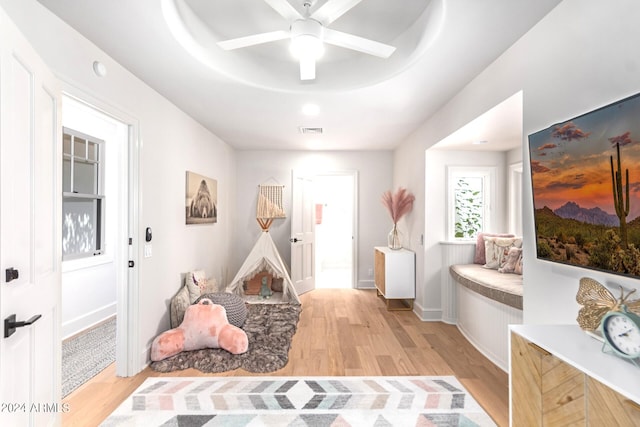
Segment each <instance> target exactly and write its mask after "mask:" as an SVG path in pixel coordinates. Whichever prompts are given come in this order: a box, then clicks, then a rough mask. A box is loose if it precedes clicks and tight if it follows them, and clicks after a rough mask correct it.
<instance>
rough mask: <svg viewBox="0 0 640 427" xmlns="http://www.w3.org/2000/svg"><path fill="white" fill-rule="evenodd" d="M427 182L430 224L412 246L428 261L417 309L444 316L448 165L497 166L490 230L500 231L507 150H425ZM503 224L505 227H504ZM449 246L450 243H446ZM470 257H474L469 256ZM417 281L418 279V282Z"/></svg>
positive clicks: (426, 206) (418, 291)
mask: <svg viewBox="0 0 640 427" xmlns="http://www.w3.org/2000/svg"><path fill="white" fill-rule="evenodd" d="M424 158H425V168H424V169H425V179H424V182H425V185H424V189H425V191H424V200H425V203H424V217H425V222H426V223H427V224H428V226H427V227H426V231H425V234H424V244H423V245H422V246H416V247H413V248H412V249H413V250H415V251H416V253H418V252H423V253H424V259H426V260H428V262H425V263H424V266H423V270H422V271H423V277H424V279H423V280H422V282H420V283H422V286H417V287H416V302H415V305H416V308H415V309H414V311H415V312H416V314H417V315H418V316H419V317H420V318H421V319H423V320H441V319H442V316H443V309H444V308H443V305H442V298H443V296H444V295H445V293H446V290H445V289H442V286H444V285H445V284H443V283H441V279H440V278H441V275H442V270H443V269H445V268H448V266H444V265H442V262H443V259H444V258H445V257H443V247H442V242H444V241H446V240H447V238H448V237H447V208H446V207H447V203H448V201H447V167H448V166H486V167H495V171H496V173H495V177H496V181H497V182H496V183H495V187H494V188H495V191H496V197H495V206H493V209H492V213H491V217H490V221H491V223H490V224H489V225H488V227H487V231H491V232H501V231H504V229H506V224H507V203H506V188H507V182H506V177H507V174H506V170H507V155H506V152H496V151H483V152H480V151H461V150H443V149H431V150H426V152H425V155H424ZM503 227H504V228H503ZM446 247H448V246H446ZM470 261H471V260H470ZM416 283H418V282H416Z"/></svg>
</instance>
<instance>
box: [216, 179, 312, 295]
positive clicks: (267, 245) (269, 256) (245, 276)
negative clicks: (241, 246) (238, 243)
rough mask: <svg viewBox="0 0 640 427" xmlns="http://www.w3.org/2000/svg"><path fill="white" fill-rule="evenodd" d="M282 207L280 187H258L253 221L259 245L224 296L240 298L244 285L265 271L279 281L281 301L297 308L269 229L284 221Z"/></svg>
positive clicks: (293, 291)
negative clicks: (258, 225) (256, 228)
mask: <svg viewBox="0 0 640 427" xmlns="http://www.w3.org/2000/svg"><path fill="white" fill-rule="evenodd" d="M284 217H285V214H284V209H283V207H282V186H281V185H260V187H259V192H258V206H257V214H256V219H257V221H258V223H259V224H260V227H261V228H262V233H260V237H259V238H258V241H257V242H256V244H255V245H254V246H253V249H251V252H250V253H249V255H248V256H247V258H246V259H245V261H244V263H243V264H242V267H240V270H238V273H237V274H236V276H235V277H234V278H233V281H232V282H231V283H230V284H229V285H228V286H227V292H231V293H236V294H239V295H243V294H244V292H243V284H244V282H245V281H248V280H250V279H251V278H253V277H254V276H255V275H256V274H258V273H260V272H263V271H266V272H268V273H270V274H271V275H272V276H274V277H277V278H281V279H282V301H284V302H292V303H295V304H300V299H299V298H298V294H297V293H296V290H295V288H294V287H293V283H292V282H291V277H290V276H289V272H288V269H287V266H286V265H285V263H284V261H282V257H281V256H280V253H279V252H278V249H277V248H276V244H275V243H274V241H273V239H272V238H271V235H270V234H269V227H270V226H271V224H272V222H273V219H274V218H284Z"/></svg>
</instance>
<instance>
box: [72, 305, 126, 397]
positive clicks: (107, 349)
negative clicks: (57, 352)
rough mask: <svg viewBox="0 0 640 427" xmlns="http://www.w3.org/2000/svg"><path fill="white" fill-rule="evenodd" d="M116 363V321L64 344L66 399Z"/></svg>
mask: <svg viewBox="0 0 640 427" xmlns="http://www.w3.org/2000/svg"><path fill="white" fill-rule="evenodd" d="M115 360H116V318H115V317H114V318H113V319H109V320H107V321H106V322H104V323H102V324H100V325H98V326H96V327H94V328H91V329H88V330H87V331H85V332H81V333H80V334H78V335H76V336H74V337H72V338H69V339H68V340H65V341H64V342H63V343H62V397H66V396H67V395H69V394H70V393H71V392H72V391H73V390H75V389H76V388H78V387H80V386H81V385H82V384H84V383H86V382H87V381H89V380H90V379H91V378H93V377H94V376H96V375H97V374H98V373H99V372H100V371H102V370H103V369H104V368H106V367H107V366H109V365H110V364H112V363H113V362H115Z"/></svg>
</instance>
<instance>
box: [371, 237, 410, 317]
mask: <svg viewBox="0 0 640 427" xmlns="http://www.w3.org/2000/svg"><path fill="white" fill-rule="evenodd" d="M415 260H416V256H415V253H413V252H412V251H410V250H407V249H397V250H394V249H389V248H388V247H386V246H376V247H375V248H374V260H373V261H374V264H373V266H374V270H375V274H374V281H375V284H376V289H377V290H378V295H380V296H382V297H384V299H385V300H386V302H387V308H388V309H389V310H392V309H396V310H402V309H404V310H412V309H413V300H414V299H415V298H416V267H415V263H416V261H415Z"/></svg>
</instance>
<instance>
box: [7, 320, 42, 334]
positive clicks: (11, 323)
mask: <svg viewBox="0 0 640 427" xmlns="http://www.w3.org/2000/svg"><path fill="white" fill-rule="evenodd" d="M41 317H42V314H36V315H35V316H33V317H32V318H31V319H29V320H27V321H26V322H16V315H15V314H12V315H11V316H9V317H7V318H6V319H4V337H5V338H9V337H10V336H11V335H13V333H14V332H15V331H16V329H17V328H22V327H23V326H29V325H32V324H33V323H35V322H36V321H37V320H38V319H39V318H41Z"/></svg>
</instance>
